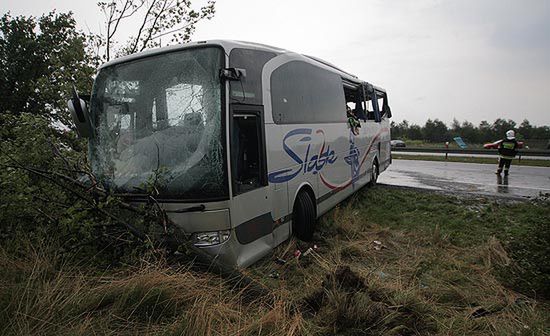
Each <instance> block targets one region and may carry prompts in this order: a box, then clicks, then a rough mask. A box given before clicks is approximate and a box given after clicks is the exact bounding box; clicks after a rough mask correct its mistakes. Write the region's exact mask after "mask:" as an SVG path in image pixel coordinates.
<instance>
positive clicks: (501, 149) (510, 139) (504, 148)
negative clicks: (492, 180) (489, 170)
mask: <svg viewBox="0 0 550 336" xmlns="http://www.w3.org/2000/svg"><path fill="white" fill-rule="evenodd" d="M519 147H520V146H519V144H518V142H517V140H516V133H515V132H514V131H513V130H509V131H508V132H506V138H504V139H502V140H500V141H499V142H498V147H497V148H498V154H499V155H500V158H499V160H498V169H497V171H496V172H495V173H496V174H499V175H500V173H502V170H503V168H504V176H508V171H509V170H510V164H511V163H512V159H513V158H514V157H516V154H517V153H518V148H519Z"/></svg>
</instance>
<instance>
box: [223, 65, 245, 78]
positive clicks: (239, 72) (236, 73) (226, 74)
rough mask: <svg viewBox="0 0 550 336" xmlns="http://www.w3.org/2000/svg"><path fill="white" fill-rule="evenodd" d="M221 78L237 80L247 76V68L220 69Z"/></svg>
mask: <svg viewBox="0 0 550 336" xmlns="http://www.w3.org/2000/svg"><path fill="white" fill-rule="evenodd" d="M220 78H221V79H222V80H232V81H237V80H241V79H244V78H246V69H240V68H225V69H220Z"/></svg>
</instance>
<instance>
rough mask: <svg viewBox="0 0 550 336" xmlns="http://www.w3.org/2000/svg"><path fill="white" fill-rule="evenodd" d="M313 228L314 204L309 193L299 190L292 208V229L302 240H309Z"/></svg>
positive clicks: (311, 236)
mask: <svg viewBox="0 0 550 336" xmlns="http://www.w3.org/2000/svg"><path fill="white" fill-rule="evenodd" d="M314 229H315V205H314V204H313V200H312V199H311V197H310V196H309V194H308V193H307V192H305V191H301V192H300V193H298V196H296V201H295V202H294V208H293V210H292V231H293V232H294V234H295V235H296V237H298V239H300V240H303V241H310V240H311V239H312V238H313V231H314Z"/></svg>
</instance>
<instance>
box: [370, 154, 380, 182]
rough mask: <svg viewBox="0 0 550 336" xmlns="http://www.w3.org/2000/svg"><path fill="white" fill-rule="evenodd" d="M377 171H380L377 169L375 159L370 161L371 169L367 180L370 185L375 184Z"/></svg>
mask: <svg viewBox="0 0 550 336" xmlns="http://www.w3.org/2000/svg"><path fill="white" fill-rule="evenodd" d="M379 172H380V171H379V170H378V161H377V160H376V159H375V160H374V161H372V171H371V177H370V182H369V185H370V186H375V185H376V182H377V181H378V175H379Z"/></svg>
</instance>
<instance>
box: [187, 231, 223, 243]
mask: <svg viewBox="0 0 550 336" xmlns="http://www.w3.org/2000/svg"><path fill="white" fill-rule="evenodd" d="M230 232H231V231H229V230H224V231H211V232H197V233H194V234H193V236H192V240H193V245H195V246H196V247H208V246H213V245H218V244H221V243H224V242H226V241H227V240H228V239H229V237H230V235H231V234H230Z"/></svg>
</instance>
